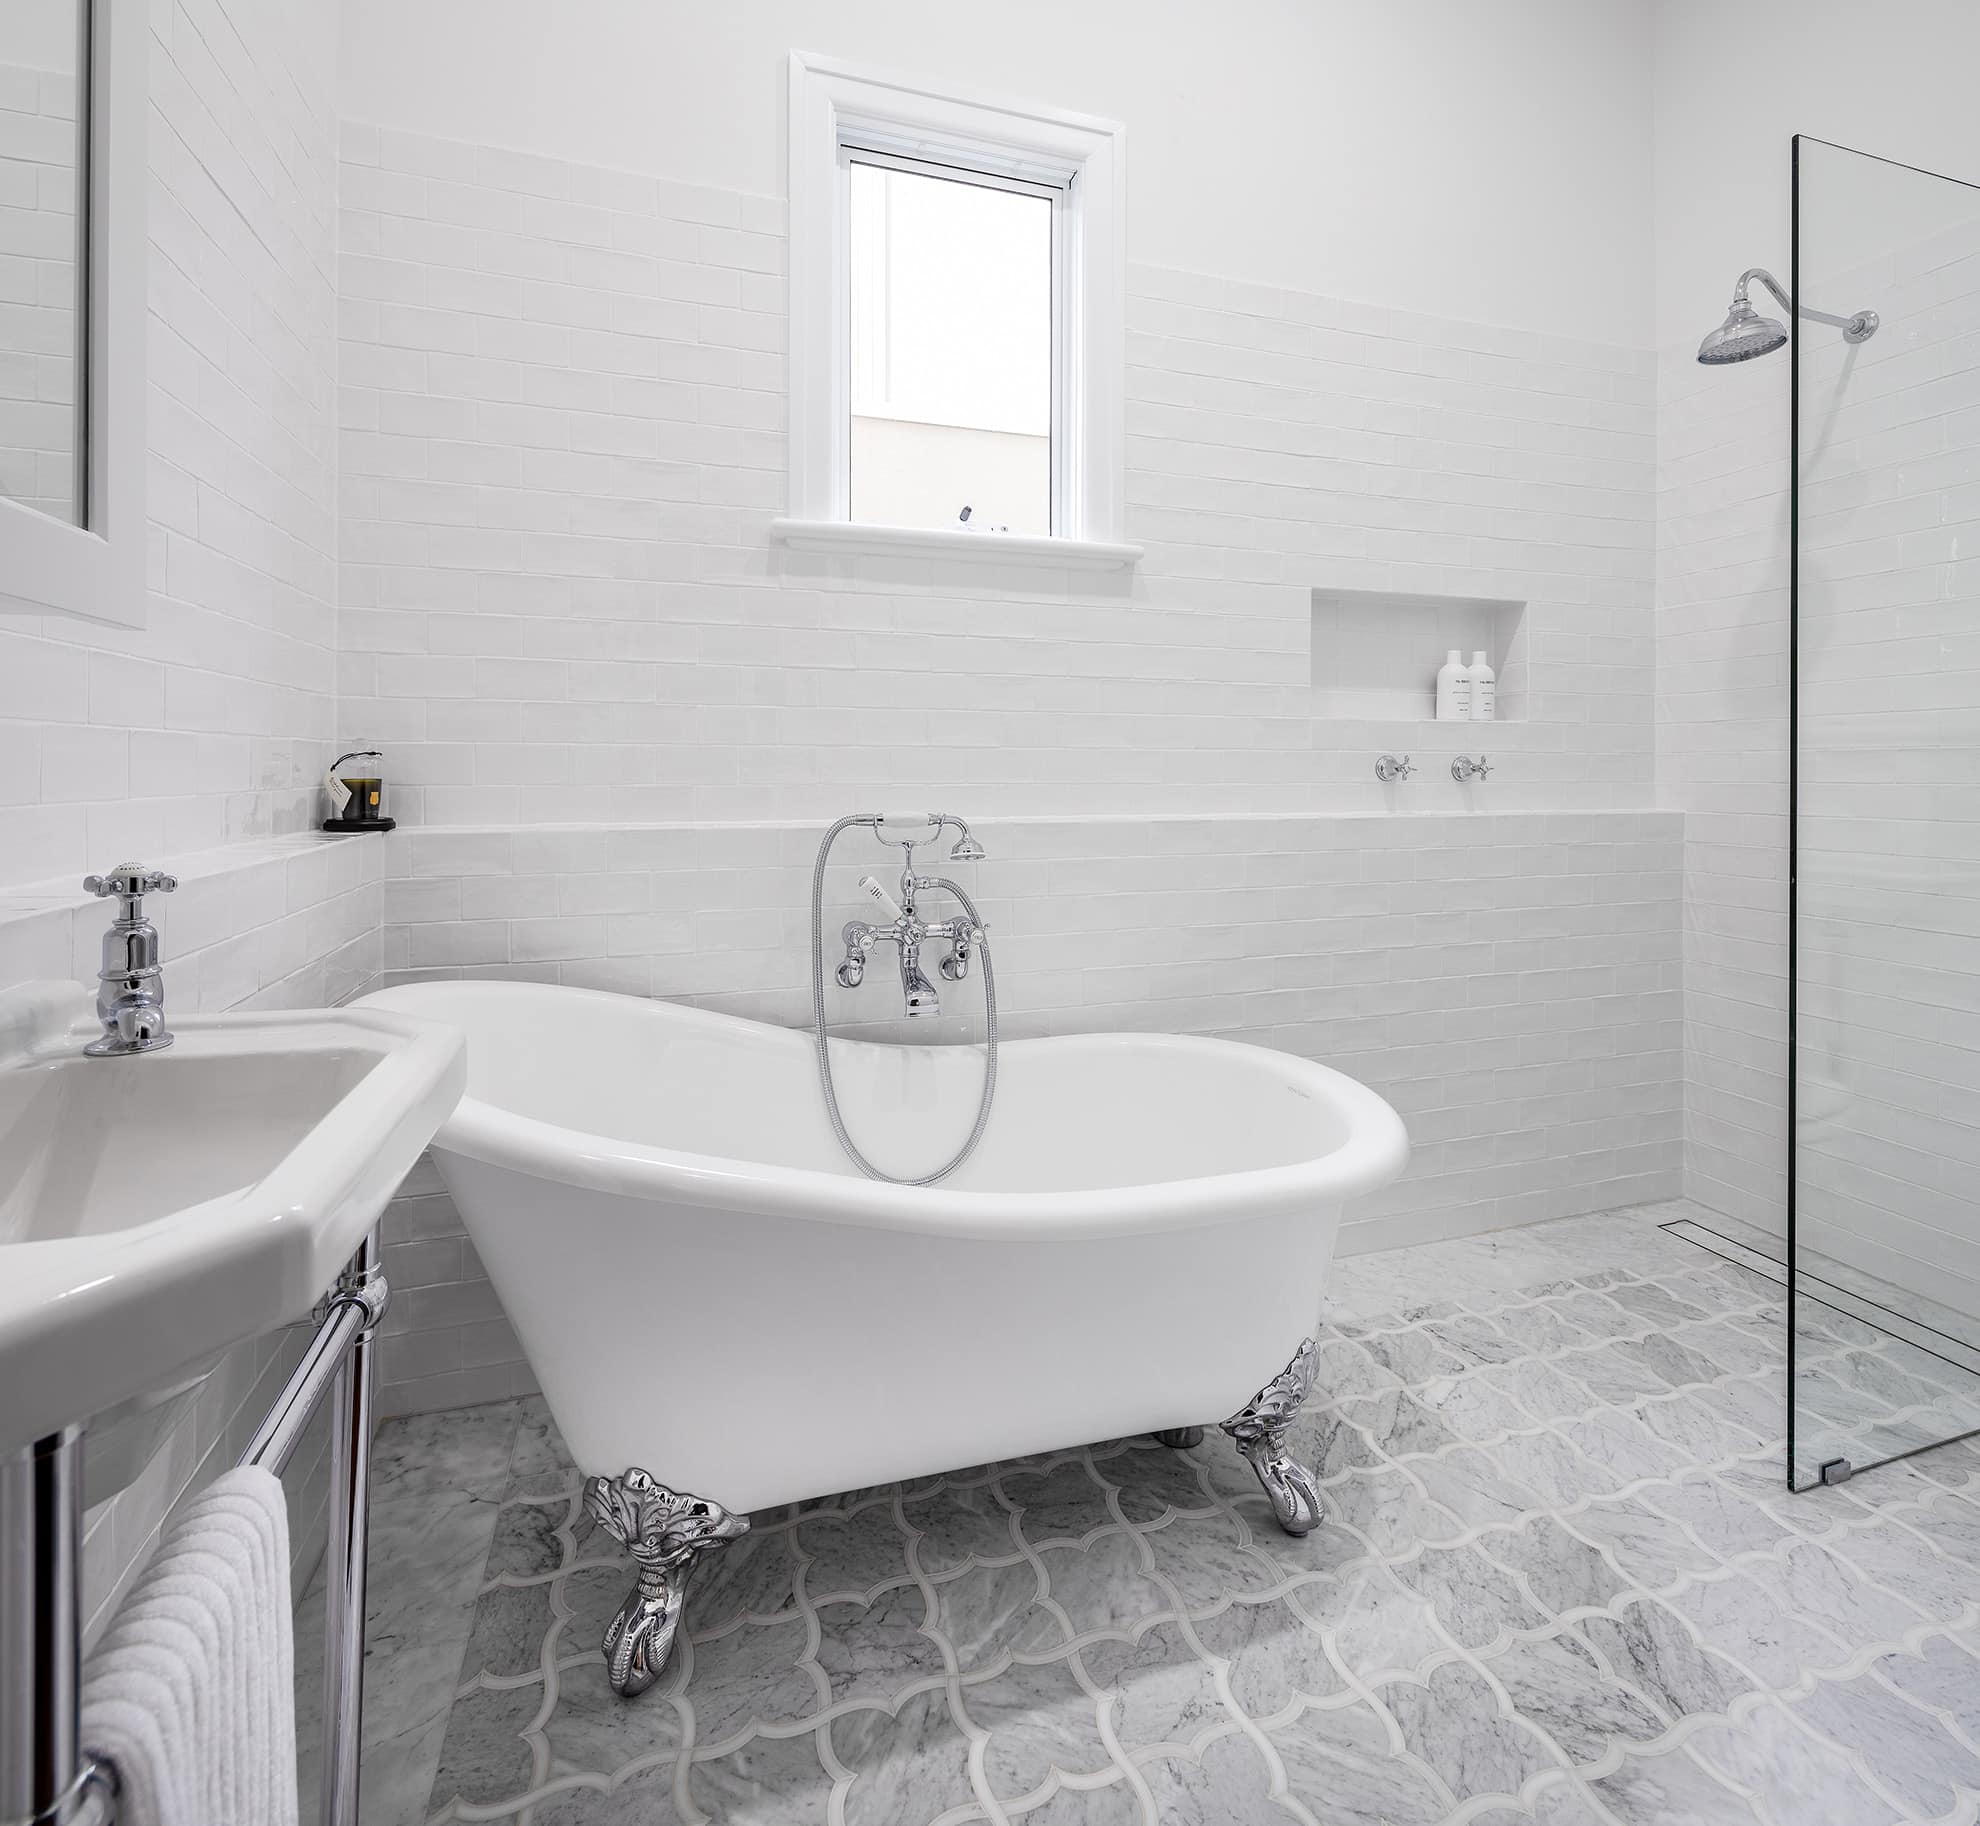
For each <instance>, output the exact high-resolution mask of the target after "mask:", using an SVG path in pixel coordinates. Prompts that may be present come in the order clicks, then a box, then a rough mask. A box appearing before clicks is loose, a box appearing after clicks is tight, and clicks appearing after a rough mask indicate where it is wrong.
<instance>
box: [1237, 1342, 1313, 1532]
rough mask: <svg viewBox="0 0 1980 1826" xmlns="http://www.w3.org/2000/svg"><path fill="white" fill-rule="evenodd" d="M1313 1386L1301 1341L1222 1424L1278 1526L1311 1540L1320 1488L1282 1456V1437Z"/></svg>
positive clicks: (1308, 1353) (1307, 1348)
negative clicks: (1254, 1477) (1255, 1475)
mask: <svg viewBox="0 0 1980 1826" xmlns="http://www.w3.org/2000/svg"><path fill="white" fill-rule="evenodd" d="M1312 1386H1313V1340H1312V1339H1311V1338H1307V1339H1305V1340H1304V1341H1303V1342H1302V1343H1301V1344H1300V1347H1299V1349H1298V1350H1296V1351H1295V1352H1293V1360H1292V1361H1291V1362H1290V1363H1288V1364H1287V1365H1286V1367H1285V1368H1284V1369H1282V1370H1281V1371H1280V1372H1279V1373H1278V1374H1277V1375H1276V1376H1274V1377H1273V1378H1272V1380H1271V1381H1270V1382H1268V1383H1266V1385H1265V1386H1264V1387H1263V1388H1262V1389H1260V1390H1259V1391H1258V1393H1257V1394H1255V1395H1254V1396H1252V1398H1251V1399H1250V1400H1249V1401H1248V1402H1246V1403H1245V1405H1244V1407H1243V1408H1242V1409H1241V1410H1240V1411H1239V1412H1238V1413H1236V1414H1233V1415H1232V1416H1231V1418H1230V1419H1229V1420H1227V1421H1225V1422H1224V1423H1223V1427H1224V1431H1225V1432H1226V1433H1228V1434H1229V1435H1230V1436H1231V1438H1232V1440H1233V1441H1234V1442H1235V1444H1236V1446H1237V1449H1238V1450H1239V1451H1240V1452H1242V1453H1243V1454H1244V1456H1245V1458H1246V1460H1247V1461H1248V1462H1249V1463H1250V1465H1251V1468H1252V1470H1254V1471H1255V1472H1257V1473H1258V1481H1259V1483H1260V1484H1262V1485H1263V1486H1264V1488H1265V1495H1266V1497H1267V1498H1268V1499H1269V1500H1270V1502H1271V1505H1272V1513H1273V1515H1275V1516H1276V1517H1277V1518H1278V1522H1279V1526H1280V1527H1281V1528H1283V1529H1284V1530H1285V1531H1286V1532H1287V1533H1288V1534H1294V1535H1298V1534H1311V1533H1312V1532H1313V1530H1314V1529H1315V1528H1317V1527H1318V1526H1319V1524H1320V1488H1319V1485H1318V1484H1317V1483H1316V1482H1315V1481H1314V1477H1313V1473H1312V1472H1311V1471H1309V1470H1308V1469H1307V1468H1306V1467H1305V1466H1304V1465H1303V1464H1301V1463H1300V1462H1299V1461H1298V1460H1297V1459H1296V1458H1294V1457H1292V1456H1291V1455H1290V1454H1289V1453H1288V1452H1287V1450H1286V1433H1287V1430H1288V1429H1289V1428H1290V1427H1291V1426H1292V1423H1293V1416H1294V1415H1296V1414H1297V1413H1298V1412H1299V1404H1300V1403H1301V1402H1302V1401H1304V1400H1305V1399H1306V1394H1307V1391H1308V1390H1309V1389H1310V1388H1312Z"/></svg>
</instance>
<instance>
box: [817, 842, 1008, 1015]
mask: <svg viewBox="0 0 1980 1826" xmlns="http://www.w3.org/2000/svg"><path fill="white" fill-rule="evenodd" d="M901 847H902V848H903V849H904V850H906V852H907V858H906V860H905V861H904V862H903V863H902V865H901V881H900V899H899V900H898V901H896V900H895V899H894V897H893V896H892V895H890V894H889V893H888V892H887V890H886V889H885V888H883V887H882V886H881V885H880V884H879V882H877V881H875V880H874V879H873V877H872V876H871V875H868V876H866V877H864V878H863V879H862V880H861V882H860V886H861V887H863V888H864V889H865V890H866V892H867V894H868V896H869V897H870V898H871V899H872V900H873V902H874V903H875V905H877V906H878V907H879V908H880V910H881V911H882V912H883V913H887V914H890V915H892V917H891V918H890V919H888V920H887V921H886V922H885V923H884V924H880V925H876V924H874V923H873V922H872V921H870V920H864V919H849V920H847V921H846V923H845V927H844V929H843V930H842V931H841V933H840V937H841V938H842V939H843V940H844V941H845V947H846V954H845V956H844V958H843V959H841V960H840V963H839V968H838V970H837V972H836V974H837V977H838V980H839V987H840V988H842V989H857V988H858V987H859V986H860V984H861V983H862V982H864V981H865V980H866V958H867V954H868V953H869V952H870V951H871V950H872V949H873V947H874V946H875V945H892V946H894V947H895V948H896V951H897V953H898V955H899V960H900V966H901V1001H902V1004H903V1006H904V1008H905V1009H906V1012H907V1013H908V1015H909V1016H911V1017H914V1016H920V1015H930V1014H940V1013H941V1012H942V998H941V996H940V995H939V994H938V993H937V991H936V988H935V985H934V984H933V983H931V982H930V981H929V980H928V976H927V973H926V972H925V971H924V970H923V969H922V967H921V947H922V946H923V945H924V944H926V943H927V942H928V940H930V939H931V938H933V939H940V940H942V941H943V942H944V943H946V944H947V945H948V947H949V949H948V953H947V955H946V956H945V957H943V959H942V961H941V963H940V964H939V965H937V966H936V968H937V969H938V970H939V971H940V973H941V975H942V976H943V977H945V978H946V979H947V980H948V981H949V982H951V983H959V982H961V981H962V980H963V978H964V977H966V976H968V975H969V958H970V952H971V950H972V949H973V948H974V946H975V945H977V944H978V943H979V942H980V941H981V940H982V937H983V932H982V929H981V928H980V927H978V926H977V925H975V924H974V923H972V922H971V921H970V920H969V919H967V918H964V917H962V916H960V915H958V916H957V917H956V918H954V919H937V920H924V919H923V918H922V917H921V915H920V911H919V908H918V905H917V896H918V895H919V894H920V893H921V892H922V891H923V890H924V889H926V888H933V887H939V886H940V885H941V884H940V883H939V882H938V881H936V880H935V879H934V878H933V877H932V876H928V875H917V874H916V873H915V872H914V847H915V846H914V845H913V844H911V843H904V844H902V846H901Z"/></svg>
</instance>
